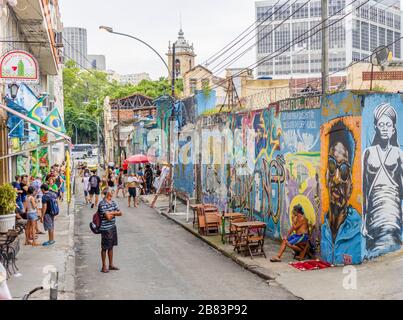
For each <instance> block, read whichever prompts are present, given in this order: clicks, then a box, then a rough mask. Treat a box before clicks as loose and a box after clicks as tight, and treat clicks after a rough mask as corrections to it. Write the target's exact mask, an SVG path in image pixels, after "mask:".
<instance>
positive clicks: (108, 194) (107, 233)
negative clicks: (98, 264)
mask: <svg viewBox="0 0 403 320" xmlns="http://www.w3.org/2000/svg"><path fill="white" fill-rule="evenodd" d="M103 195H104V199H103V200H102V201H101V202H100V203H99V207H98V213H99V215H100V216H101V227H100V231H101V239H102V240H101V259H102V270H101V272H103V273H108V272H109V271H111V270H119V268H117V267H116V266H115V265H114V264H113V247H115V246H117V245H118V233H117V228H116V218H115V217H120V216H122V211H120V210H119V208H118V206H117V204H116V202H115V201H113V200H112V196H113V192H112V190H111V189H110V188H106V189H105V190H104V191H103ZM107 254H108V259H109V269H108V268H107V267H106V255H107Z"/></svg>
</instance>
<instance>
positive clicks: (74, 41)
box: [63, 27, 89, 68]
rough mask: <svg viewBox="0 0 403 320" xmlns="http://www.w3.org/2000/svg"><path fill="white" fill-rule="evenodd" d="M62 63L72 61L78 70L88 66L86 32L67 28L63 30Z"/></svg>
mask: <svg viewBox="0 0 403 320" xmlns="http://www.w3.org/2000/svg"><path fill="white" fill-rule="evenodd" d="M63 45H64V61H65V62H66V61H68V60H74V61H75V62H76V63H77V66H78V67H79V68H87V66H88V64H89V63H88V45H87V30H86V29H84V28H76V27H68V28H64V29H63Z"/></svg>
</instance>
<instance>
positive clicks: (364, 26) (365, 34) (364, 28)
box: [361, 22, 369, 51]
mask: <svg viewBox="0 0 403 320" xmlns="http://www.w3.org/2000/svg"><path fill="white" fill-rule="evenodd" d="M361 50H364V51H369V25H368V23H366V22H361Z"/></svg>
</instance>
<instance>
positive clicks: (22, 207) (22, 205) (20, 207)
mask: <svg viewBox="0 0 403 320" xmlns="http://www.w3.org/2000/svg"><path fill="white" fill-rule="evenodd" d="M17 207H18V209H20V210H21V211H23V210H24V204H23V203H22V201H21V200H19V201H17Z"/></svg>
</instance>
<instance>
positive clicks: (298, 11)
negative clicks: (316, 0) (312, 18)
mask: <svg viewBox="0 0 403 320" xmlns="http://www.w3.org/2000/svg"><path fill="white" fill-rule="evenodd" d="M302 5H303V3H295V4H293V5H292V14H293V16H292V18H293V19H303V18H308V11H309V7H308V4H305V5H304V7H302ZM301 7H302V8H301ZM294 12H295V13H294Z"/></svg>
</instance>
